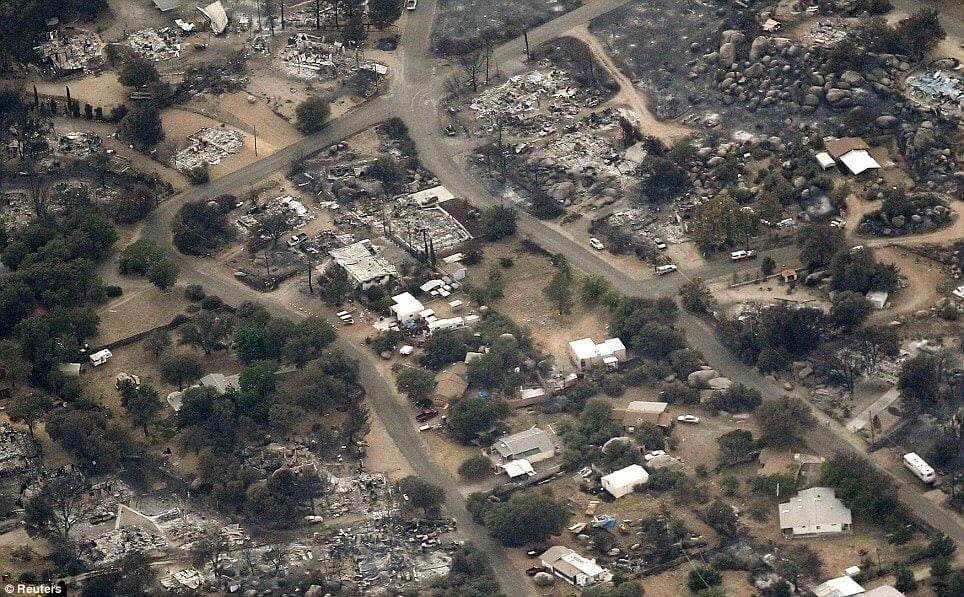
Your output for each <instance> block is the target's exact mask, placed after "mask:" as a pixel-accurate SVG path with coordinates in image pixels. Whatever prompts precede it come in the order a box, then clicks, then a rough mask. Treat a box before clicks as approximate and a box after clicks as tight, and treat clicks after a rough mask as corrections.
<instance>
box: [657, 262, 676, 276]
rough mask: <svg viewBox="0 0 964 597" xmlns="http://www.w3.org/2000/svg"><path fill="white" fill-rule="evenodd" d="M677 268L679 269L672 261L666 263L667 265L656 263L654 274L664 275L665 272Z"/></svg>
mask: <svg viewBox="0 0 964 597" xmlns="http://www.w3.org/2000/svg"><path fill="white" fill-rule="evenodd" d="M677 269H679V268H678V267H676V266H675V265H674V264H672V263H670V264H667V265H658V266H656V275H657V276H665V275H666V274H671V273H673V272H675V271H676V270H677Z"/></svg>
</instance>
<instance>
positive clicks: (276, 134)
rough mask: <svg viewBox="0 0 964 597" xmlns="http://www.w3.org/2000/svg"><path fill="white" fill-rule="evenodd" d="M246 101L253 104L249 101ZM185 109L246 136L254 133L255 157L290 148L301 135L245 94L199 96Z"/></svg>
mask: <svg viewBox="0 0 964 597" xmlns="http://www.w3.org/2000/svg"><path fill="white" fill-rule="evenodd" d="M249 98H250V99H251V100H253V101H249ZM185 108H187V109H189V110H194V111H197V112H200V113H202V114H205V115H207V116H210V117H211V118H214V119H216V120H220V121H222V122H224V123H226V124H227V125H228V126H231V127H233V128H236V129H238V130H242V131H245V132H246V133H250V134H252V135H253V134H254V132H255V131H257V133H258V154H259V155H262V156H263V155H267V154H269V153H272V152H274V151H277V150H279V149H281V148H283V147H287V146H288V145H291V144H292V143H294V142H295V141H297V140H298V139H300V138H301V133H299V132H298V130H297V129H296V128H295V127H294V126H292V125H291V123H290V122H288V121H287V120H285V119H284V118H282V117H281V116H279V115H278V114H276V113H275V112H274V111H272V109H271V107H270V106H268V105H267V104H266V103H265V102H264V101H262V100H259V99H257V98H256V97H255V96H253V95H250V94H248V93H246V92H238V93H229V94H225V95H220V96H217V97H213V96H211V95H207V94H206V95H203V96H199V97H197V98H195V99H193V100H191V101H190V102H188V103H187V104H185Z"/></svg>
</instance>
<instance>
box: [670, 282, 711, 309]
mask: <svg viewBox="0 0 964 597" xmlns="http://www.w3.org/2000/svg"><path fill="white" fill-rule="evenodd" d="M679 296H680V301H681V302H682V303H683V308H684V309H686V310H687V311H692V312H693V313H706V312H708V311H710V310H711V309H712V308H713V307H714V306H715V305H716V299H715V298H713V294H712V293H711V292H710V289H709V288H707V287H706V284H705V283H704V282H703V279H702V278H693V279H692V280H688V281H686V282H685V283H684V284H683V285H682V286H680V289H679Z"/></svg>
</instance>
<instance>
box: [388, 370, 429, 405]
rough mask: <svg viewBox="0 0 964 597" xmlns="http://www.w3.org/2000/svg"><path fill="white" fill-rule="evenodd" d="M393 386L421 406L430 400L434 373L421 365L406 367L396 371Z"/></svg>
mask: <svg viewBox="0 0 964 597" xmlns="http://www.w3.org/2000/svg"><path fill="white" fill-rule="evenodd" d="M395 386H396V387H397V388H398V390H399V391H400V392H405V393H406V394H407V395H408V399H409V400H411V401H412V402H414V403H415V404H417V405H419V406H422V405H425V404H427V403H429V402H430V401H431V398H432V390H434V389H435V374H434V373H432V372H431V371H429V370H427V369H422V368H421V367H406V368H404V369H402V370H401V371H400V372H399V373H398V376H397V378H396V380H395Z"/></svg>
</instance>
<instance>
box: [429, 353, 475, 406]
mask: <svg viewBox="0 0 964 597" xmlns="http://www.w3.org/2000/svg"><path fill="white" fill-rule="evenodd" d="M468 373H469V367H468V365H466V364H465V363H453V364H452V365H450V366H448V367H446V368H445V369H443V370H442V371H440V372H439V374H438V375H436V376H435V390H434V391H433V392H432V403H433V404H435V405H436V406H441V407H443V408H444V407H446V406H448V405H449V403H451V402H452V401H454V400H458V399H459V398H461V397H462V396H463V395H464V394H465V391H466V390H467V389H468V388H469V382H468Z"/></svg>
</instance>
